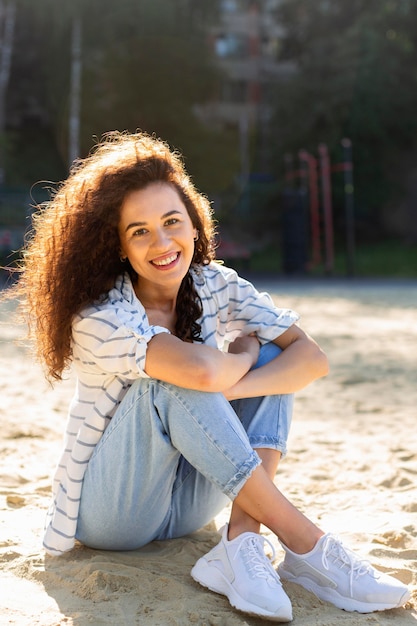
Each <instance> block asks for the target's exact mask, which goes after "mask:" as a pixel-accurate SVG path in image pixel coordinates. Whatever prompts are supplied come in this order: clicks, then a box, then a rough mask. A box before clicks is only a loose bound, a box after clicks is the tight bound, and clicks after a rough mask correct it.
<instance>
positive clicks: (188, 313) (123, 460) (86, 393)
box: [14, 133, 409, 622]
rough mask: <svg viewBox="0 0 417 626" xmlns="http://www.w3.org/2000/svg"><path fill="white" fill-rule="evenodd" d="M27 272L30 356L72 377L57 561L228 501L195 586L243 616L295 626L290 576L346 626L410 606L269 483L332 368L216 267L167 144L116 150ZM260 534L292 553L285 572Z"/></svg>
mask: <svg viewBox="0 0 417 626" xmlns="http://www.w3.org/2000/svg"><path fill="white" fill-rule="evenodd" d="M23 259H24V261H23V267H22V273H21V277H20V281H19V282H18V284H17V286H16V288H15V291H14V293H15V294H16V293H17V295H19V296H20V298H21V300H22V306H23V308H24V312H25V315H26V318H27V321H28V324H29V329H30V332H31V334H32V336H33V337H34V338H35V340H36V342H35V343H36V346H37V354H38V356H39V357H40V358H41V360H42V361H43V362H44V364H45V366H46V371H47V374H48V376H49V378H50V379H60V378H61V375H62V373H63V371H64V370H65V368H67V366H69V364H70V363H72V364H73V367H74V369H75V372H76V374H77V378H78V382H77V386H76V391H75V395H74V398H73V401H72V403H71V406H70V411H69V419H68V424H67V429H66V439H65V446H64V451H63V453H62V456H61V459H60V461H59V464H58V467H57V470H56V475H55V482H54V490H53V502H52V504H51V508H50V511H49V514H48V520H47V525H46V532H45V538H44V546H45V549H46V550H47V551H48V552H49V553H50V554H54V555H58V554H61V553H62V552H64V551H66V550H70V549H71V548H72V547H73V545H74V542H75V540H78V541H80V542H82V543H83V544H85V545H87V546H90V547H92V548H98V549H108V550H134V549H136V548H139V547H140V546H143V545H144V544H147V543H148V542H151V541H153V540H155V539H158V540H161V539H168V538H172V537H179V536H182V535H186V534H187V533H190V532H192V531H195V530H197V529H198V528H201V527H202V526H203V525H205V524H206V523H207V522H209V521H210V520H211V519H212V518H213V516H215V515H216V514H217V513H218V512H219V511H220V510H221V509H222V508H223V507H224V506H225V505H226V504H227V502H228V501H230V500H232V501H233V506H232V511H231V516H230V521H229V523H228V524H227V525H226V526H225V527H224V528H223V530H222V533H221V538H220V542H219V544H218V545H217V546H216V547H215V548H213V549H212V550H211V551H210V552H209V553H208V554H206V555H205V556H202V557H201V558H200V559H199V560H198V561H197V563H196V564H195V566H194V567H193V569H192V572H191V575H192V577H193V578H194V579H195V580H196V581H198V582H199V583H201V584H202V585H203V586H205V587H208V588H209V589H211V590H213V591H215V592H218V593H221V594H224V595H225V596H227V597H228V599H229V601H230V603H231V604H232V605H233V606H234V607H236V608H237V609H239V610H241V611H245V612H247V613H250V614H253V615H258V616H261V617H264V618H267V619H270V620H273V621H277V622H286V621H290V620H291V619H292V608H291V602H290V599H289V598H288V596H287V595H286V593H285V591H284V589H283V587H282V585H281V581H280V576H281V577H282V578H284V579H287V580H291V581H294V582H296V583H299V584H300V585H302V586H304V587H305V588H306V589H309V590H310V591H313V592H314V593H315V594H316V595H317V596H318V597H319V598H322V599H324V600H328V601H330V602H332V603H333V604H335V605H336V606H338V607H340V608H342V609H345V610H348V611H359V612H364V613H365V612H371V611H377V610H383V609H389V608H393V607H397V606H401V605H402V604H403V603H405V602H406V601H407V599H408V597H409V592H408V590H407V587H406V586H404V585H403V584H401V583H400V582H399V581H398V580H396V579H394V578H391V577H389V576H386V575H384V574H381V573H379V572H377V571H376V570H374V569H373V568H372V567H371V566H370V565H369V564H367V563H365V562H363V561H361V560H359V559H358V558H357V557H356V556H355V555H354V554H353V553H352V552H351V551H350V550H348V549H347V548H346V547H344V546H343V544H342V543H341V542H340V541H339V540H338V539H337V538H335V537H334V536H332V535H331V534H324V533H323V531H322V530H320V529H319V528H318V527H317V526H316V525H315V524H313V523H312V522H311V521H310V520H309V519H308V518H307V517H305V516H304V515H303V514H302V513H301V512H300V511H299V510H297V509H296V508H295V507H294V506H293V505H292V504H291V503H290V502H289V501H288V500H287V499H286V498H285V497H284V495H283V494H282V493H281V492H280V491H279V490H278V489H277V487H276V486H275V485H274V482H273V478H274V476H275V473H276V469H277V465H278V462H279V460H280V457H281V455H282V454H284V453H285V451H286V439H287V435H288V430H289V425H290V420H291V411H292V398H293V396H292V394H293V393H294V392H296V391H298V390H299V389H301V388H303V387H305V386H306V385H308V384H309V383H311V382H312V381H313V380H315V379H317V378H320V377H321V376H324V375H326V374H327V368H328V365H327V360H326V357H325V355H324V354H323V352H322V351H321V350H320V348H319V347H318V345H317V344H316V343H315V342H314V341H313V339H311V338H310V337H309V336H308V335H307V334H306V333H305V332H303V331H302V330H301V329H300V328H299V327H298V326H297V325H296V322H297V319H298V316H297V315H296V314H295V313H294V312H293V311H290V310H283V309H278V308H276V307H275V306H274V304H273V302H272V300H271V298H270V297H269V296H268V295H267V294H265V293H259V292H258V291H257V290H256V289H255V288H254V286H253V285H252V284H250V283H249V282H247V281H245V280H243V279H242V278H240V277H239V276H238V275H237V274H236V273H235V272H234V271H233V270H232V269H229V268H226V267H224V266H223V265H221V264H219V263H216V262H215V261H214V249H213V222H212V215H211V210H210V206H209V203H208V201H207V200H206V198H205V197H204V196H202V195H201V194H200V193H198V192H197V190H196V189H195V187H194V186H193V184H192V182H191V180H190V178H189V177H188V176H187V174H186V172H185V170H184V166H183V163H182V161H181V159H180V157H179V156H178V155H177V154H175V153H173V152H172V151H170V149H169V148H168V146H167V145H166V144H165V143H164V142H162V141H160V140H156V139H155V138H152V137H150V136H147V135H146V134H142V133H137V134H125V133H123V134H120V133H111V134H109V135H107V136H106V137H105V138H104V139H103V141H102V142H101V143H100V144H99V145H97V146H96V149H95V150H94V151H93V152H92V154H91V155H90V156H89V157H88V158H86V159H85V160H83V161H80V162H79V163H78V164H76V166H75V167H74V168H73V170H72V172H71V174H70V176H69V178H68V179H67V181H66V182H65V183H64V184H63V185H62V186H61V187H60V189H59V190H58V191H57V193H56V195H55V196H54V197H53V199H52V200H51V202H50V203H49V204H48V205H47V206H44V207H43V208H41V210H40V211H39V212H38V214H37V215H36V216H35V219H34V229H33V233H32V237H31V239H30V241H29V243H28V245H27V249H26V251H25V255H24V257H23ZM261 523H263V524H265V525H266V526H267V527H268V528H270V529H271V530H272V531H273V532H274V533H275V534H276V536H277V537H278V539H279V540H280V542H281V544H282V546H283V549H284V551H285V559H284V561H283V563H282V564H281V565H280V566H279V568H278V571H279V574H278V573H277V572H276V571H275V570H274V568H273V567H272V565H271V563H270V561H269V559H268V558H267V557H266V555H265V553H264V550H263V543H264V541H266V540H265V539H263V538H262V536H261V535H260V534H259V531H260V524H261ZM279 575H280V576H279Z"/></svg>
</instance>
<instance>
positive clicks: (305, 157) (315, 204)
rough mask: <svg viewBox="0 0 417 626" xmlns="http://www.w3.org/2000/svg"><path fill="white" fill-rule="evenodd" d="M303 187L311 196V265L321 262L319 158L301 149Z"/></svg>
mask: <svg viewBox="0 0 417 626" xmlns="http://www.w3.org/2000/svg"><path fill="white" fill-rule="evenodd" d="M298 156H299V158H300V162H301V168H300V169H301V174H302V189H303V191H304V193H305V195H306V196H307V190H308V197H309V209H310V211H309V213H310V229H311V265H312V266H313V267H315V266H317V265H319V264H320V262H321V252H320V216H319V200H318V185H317V160H316V159H315V158H314V157H313V156H312V155H311V154H309V153H308V152H307V151H306V150H300V152H299V155H298Z"/></svg>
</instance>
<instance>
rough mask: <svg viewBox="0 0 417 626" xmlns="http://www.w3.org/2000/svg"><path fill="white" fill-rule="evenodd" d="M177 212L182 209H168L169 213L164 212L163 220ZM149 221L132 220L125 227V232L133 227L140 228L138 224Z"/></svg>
mask: <svg viewBox="0 0 417 626" xmlns="http://www.w3.org/2000/svg"><path fill="white" fill-rule="evenodd" d="M177 213H181V211H178V209H173V210H172V211H168V212H167V213H164V214H163V215H161V220H165V219H166V218H167V217H170V216H171V215H175V214H177ZM146 224H147V222H132V223H131V224H128V225H127V226H126V228H125V233H127V231H128V230H130V229H131V228H138V226H146Z"/></svg>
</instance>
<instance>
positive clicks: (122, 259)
mask: <svg viewBox="0 0 417 626" xmlns="http://www.w3.org/2000/svg"><path fill="white" fill-rule="evenodd" d="M119 259H120V262H121V263H126V261H127V256H120V257H119Z"/></svg>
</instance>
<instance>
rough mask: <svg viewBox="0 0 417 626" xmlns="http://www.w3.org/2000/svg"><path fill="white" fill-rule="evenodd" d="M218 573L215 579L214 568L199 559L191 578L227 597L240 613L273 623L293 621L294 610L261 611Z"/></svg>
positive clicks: (285, 608) (284, 608)
mask: <svg viewBox="0 0 417 626" xmlns="http://www.w3.org/2000/svg"><path fill="white" fill-rule="evenodd" d="M216 573H217V576H215V577H214V576H213V568H212V567H211V568H209V567H208V566H207V565H206V563H205V561H204V559H199V560H198V561H197V563H196V564H195V565H194V567H193V569H192V570H191V576H192V577H193V579H194V580H195V581H196V582H198V583H199V584H200V585H202V586H203V587H206V588H207V589H210V591H214V592H215V593H220V594H222V595H223V596H226V597H227V598H228V600H229V602H230V604H231V605H232V606H233V607H234V608H235V609H238V611H243V612H244V613H247V614H248V615H255V616H257V617H263V619H265V620H269V621H271V622H291V621H292V610H291V609H290V610H288V607H283V609H282V611H281V613H280V614H277V613H276V612H275V613H271V612H270V611H266V610H265V609H261V608H260V607H258V606H256V605H253V604H250V603H249V602H247V601H246V600H245V599H244V598H242V597H241V596H240V595H239V594H238V593H236V591H235V589H233V587H232V586H231V585H230V583H229V581H228V580H227V579H226V578H225V577H224V576H222V574H221V572H219V571H217V572H216Z"/></svg>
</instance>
